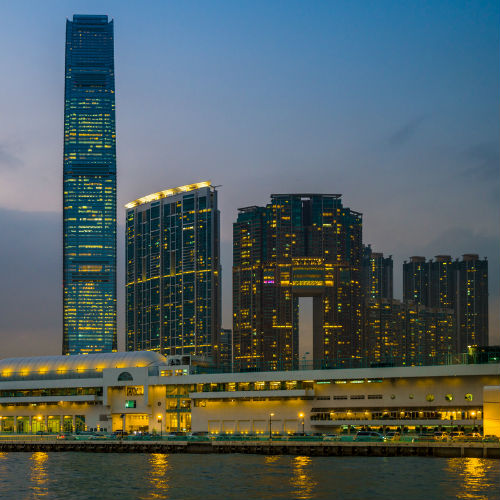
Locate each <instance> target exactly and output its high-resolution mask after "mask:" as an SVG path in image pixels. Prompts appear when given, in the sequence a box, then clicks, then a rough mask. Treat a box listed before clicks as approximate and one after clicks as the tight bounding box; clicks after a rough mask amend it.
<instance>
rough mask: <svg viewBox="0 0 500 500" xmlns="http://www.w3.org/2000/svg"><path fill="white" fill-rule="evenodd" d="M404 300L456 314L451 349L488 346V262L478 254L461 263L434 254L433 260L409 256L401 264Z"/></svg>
mask: <svg viewBox="0 0 500 500" xmlns="http://www.w3.org/2000/svg"><path fill="white" fill-rule="evenodd" d="M403 297H404V300H405V301H412V302H415V303H416V304H421V305H425V306H428V307H431V308H439V309H452V310H453V311H454V314H455V319H454V325H455V329H456V330H455V333H454V344H455V347H454V350H457V351H458V352H461V353H464V352H466V351H467V348H468V347H469V346H487V345H488V261H487V260H486V259H483V260H481V259H479V256H478V255H477V254H464V255H463V256H462V260H458V259H456V260H454V261H453V260H452V259H451V257H450V256H449V255H437V256H436V257H435V260H429V261H426V260H425V258H424V257H411V258H410V262H405V263H404V265H403Z"/></svg>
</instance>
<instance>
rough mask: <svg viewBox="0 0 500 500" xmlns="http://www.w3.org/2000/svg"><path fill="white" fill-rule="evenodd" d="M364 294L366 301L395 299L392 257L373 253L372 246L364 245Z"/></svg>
mask: <svg viewBox="0 0 500 500" xmlns="http://www.w3.org/2000/svg"><path fill="white" fill-rule="evenodd" d="M362 275H363V292H364V295H365V298H366V299H392V298H393V261H392V255H389V257H384V254H383V253H378V252H373V251H372V249H371V246H370V245H367V246H364V245H363V259H362Z"/></svg>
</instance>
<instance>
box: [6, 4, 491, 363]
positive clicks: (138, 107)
mask: <svg viewBox="0 0 500 500" xmlns="http://www.w3.org/2000/svg"><path fill="white" fill-rule="evenodd" d="M0 6H1V12H2V20H3V22H2V29H1V30H0V46H1V47H2V79H1V84H0V85H1V86H0V109H1V120H0V228H1V245H0V265H1V273H0V276H1V283H2V286H1V294H2V295H1V300H0V346H1V348H0V357H9V356H31V355H38V354H39V355H42V354H60V353H61V344H62V214H61V208H62V168H63V167H62V159H63V158H62V149H63V110H64V48H65V28H66V26H65V20H66V18H71V17H72V16H73V14H107V15H108V16H110V17H112V18H113V19H114V21H115V75H116V119H117V169H118V223H119V227H118V255H119V259H118V266H119V267H118V277H119V279H118V292H119V295H118V296H119V309H118V311H119V333H118V337H119V347H120V348H121V349H123V347H124V322H123V299H124V262H123V254H124V245H123V233H124V228H123V220H124V208H123V205H124V204H125V203H126V202H128V201H131V200H134V199H136V198H138V197H140V196H144V195H146V194H149V193H152V192H155V191H159V190H163V189H166V188H169V187H175V186H180V185H183V184H190V183H193V182H197V181H202V180H211V181H212V182H213V183H214V184H220V185H222V187H220V188H219V208H220V210H221V222H222V228H221V239H222V242H221V250H222V266H223V325H224V326H225V327H227V328H231V327H232V324H231V315H232V310H231V307H232V306H231V296H230V289H231V264H232V260H231V259H232V257H231V246H232V223H233V221H234V220H235V219H236V215H237V208H238V207H244V206H248V205H258V204H265V203H266V202H267V201H268V200H269V195H270V194H271V193H287V192H319V193H342V195H343V203H344V205H345V206H347V207H350V208H351V209H353V210H356V211H359V212H362V213H363V241H364V243H365V244H367V243H370V244H371V245H372V248H373V249H374V250H375V251H379V252H383V253H384V254H392V255H393V258H394V285H395V296H396V298H401V297H402V291H401V290H402V273H401V268H402V263H403V260H404V259H407V258H408V257H409V256H411V255H422V256H425V257H427V258H432V257H434V256H435V255H437V254H449V255H451V256H452V257H454V258H455V257H460V256H461V255H462V254H463V253H478V254H479V255H480V257H485V256H486V257H487V258H488V260H489V283H490V285H489V291H490V310H489V314H490V343H496V344H498V343H499V342H500V335H499V326H500V321H499V316H500V287H499V275H500V254H499V244H500V225H499V214H500V212H499V208H500V207H499V204H500V203H499V202H500V183H499V180H500V171H499V142H498V138H499V132H500V130H499V116H498V110H499V88H500V86H499V84H500V81H499V25H500V12H499V11H500V9H499V2H498V1H497V0H495V1H486V0H481V1H479V0H476V1H467V2H465V1H459V0H450V1H415V0H413V1H403V0H395V1H383V0H379V1H358V2H352V1H340V0H336V1H327V2H313V1H309V2H304V1H297V2H294V1H290V0H288V1H266V2H259V1H256V0H253V1H237V2H230V1H225V2H218V1H210V2H209V1H204V2H197V1H191V2H180V1H178V2H160V1H157V2H152V1H141V2H123V1H116V2H113V1H85V2H82V1H79V2H78V1H68V0H64V1H50V2H40V1H22V2H12V1H2V2H0Z"/></svg>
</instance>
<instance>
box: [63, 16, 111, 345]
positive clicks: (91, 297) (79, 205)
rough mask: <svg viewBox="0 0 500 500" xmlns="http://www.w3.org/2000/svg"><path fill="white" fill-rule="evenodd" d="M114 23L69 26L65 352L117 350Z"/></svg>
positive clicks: (92, 20)
mask: <svg viewBox="0 0 500 500" xmlns="http://www.w3.org/2000/svg"><path fill="white" fill-rule="evenodd" d="M113 52H114V50H113V21H108V17H107V16H83V15H75V16H73V20H72V21H70V20H68V21H67V24H66V69H65V78H66V80H65V81H66V84H65V95H64V98H65V101H64V175H63V187H64V196H63V210H64V212H63V330H64V332H63V354H82V353H91V352H111V351H115V350H116V147H115V143H116V128H115V74H114V54H113Z"/></svg>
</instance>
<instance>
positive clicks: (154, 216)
mask: <svg viewBox="0 0 500 500" xmlns="http://www.w3.org/2000/svg"><path fill="white" fill-rule="evenodd" d="M126 208H127V214H126V242H125V244H126V332H127V350H128V351H138V350H153V351H157V352H159V353H162V354H165V355H175V354H193V355H199V356H206V357H208V358H212V361H214V362H218V359H217V358H218V354H217V348H216V346H217V345H218V342H219V335H220V329H221V324H220V321H221V320H220V257H219V254H220V238H219V210H218V208H217V191H216V189H215V188H214V187H213V186H211V185H210V183H209V182H201V183H198V184H192V185H188V186H181V187H179V188H173V189H168V190H166V191H161V192H159V193H154V194H152V195H149V196H146V197H144V198H140V199H138V200H135V201H133V202H131V203H129V204H127V205H126Z"/></svg>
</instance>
